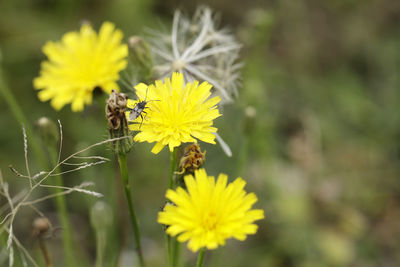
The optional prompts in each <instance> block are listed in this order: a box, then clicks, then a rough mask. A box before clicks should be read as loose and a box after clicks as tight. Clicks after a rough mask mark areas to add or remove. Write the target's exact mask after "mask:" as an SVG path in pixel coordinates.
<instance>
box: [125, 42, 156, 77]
mask: <svg viewBox="0 0 400 267" xmlns="http://www.w3.org/2000/svg"><path fill="white" fill-rule="evenodd" d="M128 45H129V49H130V51H131V53H130V54H129V55H130V57H131V59H132V61H133V63H134V64H135V65H136V67H137V68H136V69H137V70H138V74H139V76H140V78H141V79H142V80H143V81H145V82H147V80H148V79H149V78H150V76H151V73H152V68H153V58H152V56H151V52H150V47H149V45H148V43H147V42H146V41H145V40H143V39H142V38H141V37H139V36H131V37H130V38H129V40H128Z"/></svg>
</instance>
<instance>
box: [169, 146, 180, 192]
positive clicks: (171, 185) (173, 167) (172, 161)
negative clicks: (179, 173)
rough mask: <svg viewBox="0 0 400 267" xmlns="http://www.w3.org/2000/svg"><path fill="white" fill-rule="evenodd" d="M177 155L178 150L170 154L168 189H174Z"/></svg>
mask: <svg viewBox="0 0 400 267" xmlns="http://www.w3.org/2000/svg"><path fill="white" fill-rule="evenodd" d="M177 155H178V149H176V148H175V149H174V150H173V151H172V152H171V154H170V165H169V178H168V181H169V183H168V189H173V188H174V178H175V170H176V163H177V160H178V159H177Z"/></svg>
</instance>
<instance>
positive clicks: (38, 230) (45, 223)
mask: <svg viewBox="0 0 400 267" xmlns="http://www.w3.org/2000/svg"><path fill="white" fill-rule="evenodd" d="M50 227H51V224H50V222H49V220H48V219H46V218H45V217H38V218H36V219H35V220H34V221H33V223H32V228H33V231H32V235H33V236H34V237H41V236H43V235H44V234H45V233H47V231H49V229H50Z"/></svg>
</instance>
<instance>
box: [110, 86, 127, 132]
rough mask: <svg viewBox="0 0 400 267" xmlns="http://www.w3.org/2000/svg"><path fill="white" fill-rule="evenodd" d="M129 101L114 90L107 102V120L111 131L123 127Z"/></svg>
mask: <svg viewBox="0 0 400 267" xmlns="http://www.w3.org/2000/svg"><path fill="white" fill-rule="evenodd" d="M127 100H128V98H127V97H126V95H125V94H123V93H118V92H117V91H116V90H112V92H111V94H110V97H109V98H108V100H107V102H106V118H107V121H108V127H110V128H111V129H114V130H117V129H119V128H120V127H121V125H122V121H123V120H124V119H125V110H126V103H127ZM125 120H126V119H125Z"/></svg>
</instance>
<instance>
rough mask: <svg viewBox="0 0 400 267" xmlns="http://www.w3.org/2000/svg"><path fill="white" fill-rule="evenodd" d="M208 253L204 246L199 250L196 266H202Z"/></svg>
mask: <svg viewBox="0 0 400 267" xmlns="http://www.w3.org/2000/svg"><path fill="white" fill-rule="evenodd" d="M205 254H206V248H202V249H201V250H200V251H199V255H198V256H197V264H196V267H202V266H203V262H204V255H205Z"/></svg>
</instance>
